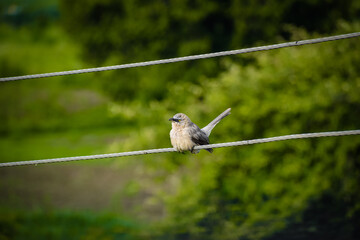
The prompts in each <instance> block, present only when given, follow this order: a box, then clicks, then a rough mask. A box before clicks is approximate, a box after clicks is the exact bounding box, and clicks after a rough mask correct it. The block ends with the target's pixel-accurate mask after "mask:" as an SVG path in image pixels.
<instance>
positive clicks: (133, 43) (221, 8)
mask: <svg viewBox="0 0 360 240" xmlns="http://www.w3.org/2000/svg"><path fill="white" fill-rule="evenodd" d="M60 7H61V10H62V11H61V12H62V20H63V25H64V26H65V28H66V29H67V30H68V32H69V33H70V34H71V35H72V36H73V37H74V39H76V40H78V42H79V43H80V44H81V45H82V46H83V47H84V48H83V56H84V57H83V58H84V59H85V60H86V61H88V62H90V63H92V64H94V65H113V64H120V63H131V62H137V61H146V60H154V59H162V58H170V57H180V56H186V55H192V54H201V53H209V52H215V51H224V50H231V49H238V48H243V47H246V46H255V44H259V43H273V42H274V40H279V39H280V38H283V39H285V40H286V39H288V38H289V35H290V33H289V31H288V29H287V28H288V26H289V25H295V26H298V27H303V28H304V29H306V30H309V31H317V32H322V33H329V32H331V31H333V27H334V25H336V23H337V21H338V20H339V19H344V20H349V21H351V20H354V19H356V18H357V17H358V16H359V13H360V5H359V3H358V1H354V0H344V1H337V0H328V1H314V0H306V1H298V0H290V1H276V0H271V1H260V0H258V1H247V0H222V1H206V0H186V1H185V0H175V1H164V0H156V1H150V2H149V1H142V0H129V1H116V0H108V1H102V0H91V1H88V0H80V1H72V0H62V1H61V4H60ZM223 68H224V66H223V65H222V64H221V61H219V59H207V60H203V61H192V62H186V63H177V64H170V65H169V66H166V67H161V66H160V67H157V66H155V67H151V68H146V69H139V70H137V69H132V70H125V71H121V72H119V71H114V72H108V73H104V74H102V75H101V77H102V79H103V81H102V83H101V85H102V87H103V89H105V91H106V92H107V94H108V95H109V96H111V97H112V98H113V99H115V100H118V101H126V100H134V99H142V98H145V100H147V99H159V100H162V99H163V98H165V97H166V96H168V92H167V91H162V86H164V85H167V84H175V83H177V84H179V83H184V82H191V83H194V82H196V81H198V77H199V75H205V76H217V75H218V74H219V72H220V71H221V70H222V69H223ZM152 79H156V81H154V80H152ZM169 81H170V83H169Z"/></svg>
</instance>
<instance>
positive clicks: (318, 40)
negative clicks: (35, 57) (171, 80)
mask: <svg viewBox="0 0 360 240" xmlns="http://www.w3.org/2000/svg"><path fill="white" fill-rule="evenodd" d="M359 36H360V32H354V33H348V34H342V35H336V36H330V37H323V38H314V39H308V40H301V41H293V42H286V43H280V44H274V45H267V46H261V47H252V48H244V49H238V50H231V51H223V52H215V53H207V54H200V55H192V56H186V57H178V58H169V59H162V60H155V61H147V62H138V63H129V64H121V65H115V66H108V67H97V68H87V69H79V70H70V71H62V72H52V73H41V74H31V75H24V76H17V77H4V78H0V82H8V81H17V80H25V79H34V78H44V77H55V76H64V75H72V74H80V73H91V72H101V71H108V70H116V69H125V68H134V67H143V66H151V65H158V64H165V63H174V62H182V61H190V60H197V59H204V58H213V57H221V56H229V55H235V54H242V53H250V52H258V51H267V50H272V49H278V48H285V47H294V46H301V45H306V44H314V43H321V42H328V41H335V40H340V39H346V38H353V37H359Z"/></svg>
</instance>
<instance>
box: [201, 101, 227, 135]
mask: <svg viewBox="0 0 360 240" xmlns="http://www.w3.org/2000/svg"><path fill="white" fill-rule="evenodd" d="M230 111H231V108H228V109H226V110H225V111H224V112H223V113H221V114H220V115H219V116H217V117H216V118H215V119H214V120H212V121H211V123H209V124H208V125H207V126H206V127H204V128H202V129H201V130H202V131H203V132H205V133H206V135H207V136H208V137H209V136H210V133H211V130H213V128H214V127H215V126H216V124H218V123H219V122H220V121H221V119H223V118H224V117H226V116H227V115H229V114H230Z"/></svg>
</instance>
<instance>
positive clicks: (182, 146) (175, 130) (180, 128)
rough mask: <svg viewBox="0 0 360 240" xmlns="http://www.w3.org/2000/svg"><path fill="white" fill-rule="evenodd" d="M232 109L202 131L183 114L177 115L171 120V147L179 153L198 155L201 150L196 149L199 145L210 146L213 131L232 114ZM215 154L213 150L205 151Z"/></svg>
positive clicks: (227, 110)
mask: <svg viewBox="0 0 360 240" xmlns="http://www.w3.org/2000/svg"><path fill="white" fill-rule="evenodd" d="M230 110H231V108H228V109H226V110H225V111H224V112H223V113H221V114H220V115H219V116H217V117H216V118H215V119H214V120H212V121H211V122H210V123H209V124H208V125H207V126H206V127H204V128H202V129H200V128H199V127H198V126H197V125H196V124H195V123H193V122H192V121H191V120H190V118H189V117H188V116H186V115H185V114H183V113H177V114H175V115H174V117H172V118H170V119H169V121H172V124H171V125H172V129H171V131H170V140H171V145H172V146H173V147H174V148H175V149H176V151H178V152H184V151H191V153H198V152H200V150H195V149H194V147H195V146H198V145H207V144H209V136H210V133H211V130H213V128H214V127H215V126H216V124H218V123H219V122H220V121H221V120H222V119H223V118H224V117H226V116H227V115H229V114H230ZM205 150H207V151H209V152H211V153H212V152H213V149H212V148H207V149H205Z"/></svg>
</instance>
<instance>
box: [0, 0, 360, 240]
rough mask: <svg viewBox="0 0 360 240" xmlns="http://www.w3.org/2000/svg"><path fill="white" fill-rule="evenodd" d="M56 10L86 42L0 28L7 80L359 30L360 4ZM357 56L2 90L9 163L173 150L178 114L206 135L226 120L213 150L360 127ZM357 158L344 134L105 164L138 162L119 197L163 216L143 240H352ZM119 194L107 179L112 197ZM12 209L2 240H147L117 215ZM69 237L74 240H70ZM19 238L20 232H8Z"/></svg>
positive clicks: (342, 47) (2, 149)
mask: <svg viewBox="0 0 360 240" xmlns="http://www.w3.org/2000/svg"><path fill="white" fill-rule="evenodd" d="M60 6H61V16H62V24H63V26H64V27H65V28H66V30H67V31H68V32H69V33H70V36H72V37H73V38H74V39H76V40H77V42H75V43H74V42H73V41H72V39H71V38H68V36H67V35H65V34H64V32H63V31H62V29H60V28H59V27H58V26H57V25H56V23H52V24H49V25H42V24H41V23H39V22H38V18H35V20H33V22H37V23H36V24H35V26H33V25H27V24H28V23H26V24H25V23H23V25H21V26H17V25H16V24H15V26H16V27H15V28H14V27H13V26H9V24H2V25H1V26H0V35H1V37H2V44H1V45H0V49H1V51H0V63H1V64H0V74H1V75H2V76H12V75H21V74H31V73H40V72H51V71H61V70H68V69H78V68H83V67H89V66H95V65H96V66H97V65H112V64H121V63H130V62H135V61H144V60H154V59H160V58H167V57H177V56H184V55H189V54H199V53H207V52H213V51H220V50H230V49H235V48H242V47H245V46H255V45H258V44H266V43H269V44H270V43H275V42H281V41H286V40H300V39H308V38H314V37H319V36H329V35H332V34H341V33H348V32H355V31H360V23H359V18H358V16H359V9H360V6H359V1H350V0H349V1H332V0H329V1H313V0H307V1H295V0H293V1H286V2H281V3H280V2H278V1H266V2H264V1H235V0H234V1H221V2H220V1H152V2H148V1H111V0H108V1H98V0H92V1H67V0H62V1H61V2H60ZM7 9H8V8H7ZM7 21H10V23H12V21H11V20H9V19H8V20H7ZM50 22H51V21H50ZM25 25H26V26H25ZM44 26H46V27H44ZM359 51H360V45H359V40H358V39H347V40H340V41H336V42H328V43H322V44H316V45H309V46H302V47H296V48H295V47H293V48H286V49H281V50H273V51H268V52H259V53H253V54H247V55H242V56H233V57H228V58H217V59H208V60H199V61H194V62H186V63H176V64H167V65H160V66H153V67H145V68H137V69H128V70H121V71H109V72H103V73H97V74H84V75H76V76H67V77H58V78H51V79H38V80H26V81H19V82H11V83H1V85H0V105H1V111H0V123H1V124H0V134H1V139H0V160H1V161H16V160H30V159H31V158H34V159H36V158H47V157H60V156H73V155H88V154H96V153H104V152H120V151H131V150H139V149H147V148H161V147H169V146H170V143H169V140H168V132H169V130H170V124H169V123H168V121H167V119H168V118H169V117H171V116H172V115H174V114H175V113H176V112H184V113H186V114H187V115H188V116H189V117H190V118H191V119H192V120H193V121H194V122H196V123H197V124H198V125H199V126H205V125H206V124H207V123H208V122H209V121H210V120H211V119H213V118H214V117H215V116H217V114H219V113H220V112H222V111H223V110H225V109H226V108H228V107H231V108H232V114H231V115H230V116H228V117H227V118H226V119H224V120H223V121H222V122H221V124H219V125H218V126H217V127H216V129H214V131H213V133H212V135H211V137H210V141H211V142H226V141H238V140H241V139H253V138H262V137H271V136H279V135H285V134H293V133H305V132H320V131H335V130H348V129H359V128H360V122H359V119H360V94H359V92H360V77H359V76H360V74H359V73H360V68H359V67H358V66H360V55H359V54H358V52H359ZM44 53H46V54H44ZM79 55H82V60H81V59H80V58H79ZM359 156H360V139H359V137H358V136H348V137H336V138H335V137H334V138H320V139H308V140H296V141H286V142H276V143H268V144H262V145H253V146H246V147H237V148H225V149H216V150H215V151H214V154H209V153H207V152H204V151H203V152H200V153H199V154H198V155H191V154H173V153H171V154H159V155H149V156H142V157H134V158H131V159H130V158H129V159H121V161H113V162H109V161H106V162H104V163H102V164H105V165H106V166H107V167H109V168H110V167H111V168H125V169H126V168H127V167H128V166H129V165H130V164H129V163H130V162H131V165H132V167H134V166H135V165H136V167H135V169H136V171H135V172H136V175H134V176H133V177H132V178H133V179H132V181H131V182H130V183H128V184H127V185H126V187H125V188H124V189H123V192H124V193H125V195H129V196H130V195H131V196H135V195H140V196H142V199H143V201H142V202H141V203H139V204H138V205H137V206H136V207H135V208H136V210H137V211H135V212H137V213H138V215H139V216H140V215H141V217H139V216H136V214H135V215H133V218H134V219H136V221H137V224H139V223H140V222H142V221H143V219H142V217H143V215H144V212H146V211H148V209H150V210H151V211H149V212H148V214H149V215H150V214H151V213H153V212H155V214H158V216H155V217H153V218H154V219H156V220H158V221H155V222H153V221H149V222H147V226H146V228H141V229H140V230H139V231H140V232H141V234H144V236H149V237H151V238H157V239H328V238H333V239H358V237H359V231H358V226H359V225H360V204H359V203H360V194H359V193H360V191H359V186H358V183H359V182H360V164H359V163H360V162H359V161H360V157H359ZM84 164H85V163H84ZM98 177H99V178H103V177H105V176H101V175H99V176H98ZM19 178H20V177H19ZM58 184H62V183H58ZM117 184H118V183H117V182H109V183H106V186H104V188H109V187H112V186H114V185H117ZM89 188H90V189H91V188H92V186H91V182H90V183H89ZM0 190H1V189H0ZM29 191H31V188H30V190H29ZM34 192H36V191H35V190H34ZM35 194H36V193H35ZM93 194H95V193H93ZM100 194H101V193H100ZM20 196H21V195H20ZM120 197H123V195H121V194H120V195H119V197H117V196H115V197H114V201H116V199H117V198H120ZM119 201H121V200H119ZM4 202H5V201H4ZM5 207H6V206H5ZM106 207H107V206H104V209H106ZM125 210H126V209H125ZM59 211H60V210H59ZM10 212H11V214H13V216H14V217H7V216H9V215H8V214H4V215H3V214H1V216H2V217H1V227H2V228H1V234H3V235H4V236H6V237H9V236H10V237H11V236H20V237H19V238H22V236H24V234H26V235H27V234H28V231H29V229H32V228H34V227H33V226H34V225H33V222H35V223H36V222H40V224H41V225H42V224H43V225H44V226H45V227H44V229H45V230H44V232H42V230H39V232H34V236H35V237H34V238H41V237H46V236H47V237H48V238H49V237H53V238H55V239H57V238H59V239H62V238H66V237H69V236H70V234H75V235H74V236H78V237H81V236H83V237H84V236H86V237H97V238H101V237H104V238H108V239H122V238H121V237H119V236H118V235H117V232H116V231H117V230H116V229H115V228H117V227H119V226H120V228H122V226H128V227H125V228H124V229H125V230H124V232H125V235H129V237H131V236H134V238H136V237H139V235H132V234H133V228H132V227H131V226H130V227H129V225H127V224H126V223H124V222H121V220H119V219H118V218H115V217H114V218H113V217H109V218H107V217H105V218H102V217H101V214H100V215H97V214H95V213H94V214H78V213H76V212H70V213H64V212H62V211H60V212H59V213H54V214H52V213H50V212H47V211H46V212H40V213H33V212H32V211H19V212H16V211H15V212H13V211H10ZM159 219H160V221H159ZM119 221H120V222H119ZM59 223H60V224H59ZM78 225H79V226H84V227H83V229H81V230H79V228H81V227H76V226H78ZM4 226H5V227H4ZM73 226H74V227H73ZM97 226H99V228H97ZM149 226H151V228H148V227H149ZM63 229H69V231H68V232H65V233H64V234H65V235H61V234H60V232H61V230H63ZM89 229H90V230H89ZM94 229H95V230H94ZM114 229H115V230H114ZM122 229H123V228H122ZM9 231H10V232H11V233H12V234H15V235H6V234H7V233H9ZM52 231H53V232H52ZM93 231H94V232H93ZM104 231H106V233H105V232H104ZM4 233H5V234H4ZM53 233H54V235H51V234H53ZM68 233H69V236H68V235H66V234H68ZM49 234H50V235H49ZM59 234H60V235H59ZM36 236H37V237H36Z"/></svg>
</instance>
